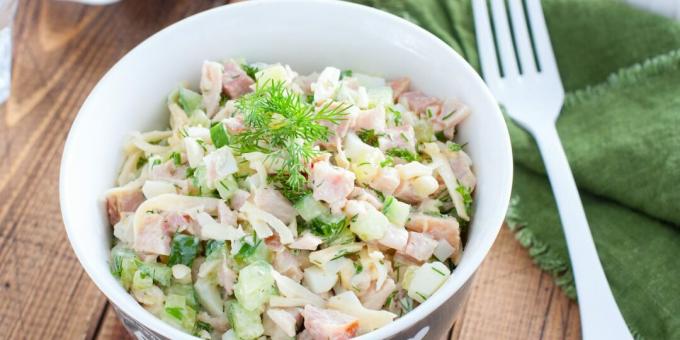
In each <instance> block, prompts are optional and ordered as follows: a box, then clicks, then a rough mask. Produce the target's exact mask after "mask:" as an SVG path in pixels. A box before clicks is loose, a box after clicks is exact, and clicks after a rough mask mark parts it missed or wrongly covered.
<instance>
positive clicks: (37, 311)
mask: <svg viewBox="0 0 680 340" xmlns="http://www.w3.org/2000/svg"><path fill="white" fill-rule="evenodd" d="M223 3H224V1H208V0H184V1H180V0H174V1H168V0H143V1H139V0H128V1H123V2H121V3H118V4H115V5H111V6H106V7H89V6H83V5H79V4H74V3H69V2H62V1H52V0H26V1H21V2H20V8H19V10H18V12H17V17H16V21H15V26H14V39H15V41H14V66H13V72H14V74H13V84H12V95H11V98H10V100H9V101H8V102H7V103H6V104H3V105H2V106H0V159H2V160H3V161H2V162H0V339H93V338H97V339H131V337H130V336H129V335H128V334H127V333H126V332H125V330H124V329H123V328H122V325H121V324H120V322H119V321H118V319H117V318H116V316H115V313H114V312H113V309H112V308H111V307H110V306H109V305H108V303H107V302H106V299H105V298H104V296H103V295H102V294H101V293H100V292H99V291H98V289H97V288H96V287H95V286H94V284H93V283H92V282H91V281H90V280H89V278H88V277H87V275H86V274H85V273H84V272H83V270H82V269H81V267H80V264H79V263H78V261H77V259H76V258H75V255H74V254H73V252H72V250H71V248H70V246H69V243H68V240H67V237H66V233H65V231H64V228H63V224H62V220H61V214H60V211H59V197H58V196H59V193H58V181H59V160H60V158H61V152H62V148H63V143H64V140H65V138H66V134H67V133H68V129H69V127H70V125H71V122H72V121H73V119H74V117H75V114H76V112H77V111H78V108H79V107H80V105H81V104H82V102H83V101H84V99H85V97H86V96H87V94H88V93H89V92H90V90H91V89H92V87H93V86H94V85H95V84H96V82H97V81H98V80H99V79H100V78H101V77H102V75H103V74H104V73H105V72H106V71H107V70H108V69H109V68H110V67H111V66H112V65H113V64H114V63H115V62H116V61H117V60H118V59H120V58H121V57H122V56H123V55H124V54H125V53H126V52H127V51H129V50H130V49H131V48H133V47H134V46H135V45H137V44H138V43H139V42H141V41H142V40H144V39H145V38H147V37H148V36H150V35H151V34H153V33H155V32H157V31H158V30H160V29H162V28H163V27H166V26H168V25H169V24H171V23H173V22H176V21H178V20H180V19H182V18H184V17H186V16H189V15H191V14H193V13H196V12H199V11H202V10H205V9H208V8H211V7H214V6H218V5H222V4H223ZM111 147H117V146H111ZM578 322H579V321H578V311H577V308H576V305H575V304H574V303H573V302H570V301H569V300H568V299H566V298H565V297H564V296H563V295H562V294H561V292H560V291H559V290H558V289H557V288H556V287H555V286H554V284H553V283H552V280H551V279H550V277H549V276H547V275H546V274H542V273H541V272H540V270H539V269H538V268H537V267H535V266H534V265H533V264H532V263H531V261H530V259H529V257H528V255H527V253H526V251H525V250H524V249H522V248H521V247H520V246H519V244H518V243H517V242H516V241H515V240H514V239H513V238H512V235H511V233H510V232H509V231H507V230H505V229H504V231H503V232H502V233H501V235H500V237H499V239H498V240H497V242H496V244H495V245H494V248H493V250H492V252H491V254H490V256H489V257H488V258H487V260H486V261H485V263H484V265H483V266H482V268H481V269H480V271H479V273H478V275H477V277H476V282H475V285H474V287H473V289H472V294H471V297H470V300H469V301H468V303H467V305H466V306H465V310H464V313H463V314H462V315H461V318H460V320H459V321H458V322H457V324H456V326H455V327H454V329H453V335H452V339H540V338H546V339H574V338H578V337H579V331H578V329H579V328H578Z"/></svg>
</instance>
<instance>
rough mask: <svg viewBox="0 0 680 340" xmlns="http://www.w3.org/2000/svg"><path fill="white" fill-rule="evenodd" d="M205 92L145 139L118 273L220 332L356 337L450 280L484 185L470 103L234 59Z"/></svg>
mask: <svg viewBox="0 0 680 340" xmlns="http://www.w3.org/2000/svg"><path fill="white" fill-rule="evenodd" d="M198 85H199V86H197V87H193V88H192V87H189V86H183V85H181V86H179V87H178V88H177V89H176V90H175V91H173V92H172V93H171V94H170V95H169V97H168V100H167V106H168V109H169V112H170V120H169V126H168V129H166V130H159V131H148V132H133V133H131V135H130V138H129V140H128V142H127V143H126V144H125V145H124V146H123V150H124V154H125V160H124V162H123V165H122V169H121V171H120V174H119V177H118V179H117V185H118V186H117V187H115V188H113V189H111V190H109V191H108V192H107V193H106V208H107V212H108V217H109V221H110V223H111V224H112V225H113V235H114V236H115V238H114V239H115V241H114V246H113V248H112V249H111V258H110V267H111V271H112V273H113V274H114V276H116V277H117V278H118V279H119V281H120V283H121V284H122V285H123V287H124V288H125V289H126V290H128V291H129V292H130V293H131V294H132V295H133V296H134V298H135V299H136V300H137V301H138V302H139V303H140V304H141V305H143V306H144V307H145V308H146V309H147V310H149V311H150V312H151V313H152V314H154V315H156V316H157V317H159V318H160V319H162V320H164V321H165V322H167V323H169V324H171V325H173V326H174V327H176V328H179V329H182V330H184V331H186V332H188V333H191V334H194V335H196V336H198V337H201V338H207V339H211V338H213V339H256V338H260V337H262V336H265V337H268V338H271V339H291V338H296V337H297V338H298V339H348V338H351V337H354V336H358V335H361V334H365V333H368V332H371V331H373V330H375V329H377V328H380V327H382V326H384V325H387V324H389V323H391V322H392V321H393V320H394V319H396V318H399V317H400V316H401V315H403V314H405V313H408V312H409V311H411V310H412V309H413V308H416V307H417V306H418V305H419V304H420V303H422V302H424V301H425V300H427V299H428V298H429V297H430V296H431V295H432V294H434V293H435V291H436V290H437V289H438V288H439V287H440V286H441V285H442V284H443V283H444V282H445V281H446V280H447V279H448V278H449V276H450V275H452V273H451V272H452V270H453V269H454V268H455V266H456V264H457V263H458V261H459V259H460V256H461V253H462V251H463V241H462V238H461V235H463V236H464V233H465V231H466V227H467V225H468V224H469V222H470V219H471V217H472V211H471V209H472V199H473V198H472V193H473V191H474V188H475V185H476V177H475V175H474V173H473V171H472V164H471V160H470V158H469V157H468V156H467V154H466V153H465V152H464V151H463V147H464V145H461V144H458V143H455V142H453V140H454V137H455V132H456V126H457V125H458V124H459V123H460V122H462V121H463V120H464V119H465V118H466V117H467V116H468V115H469V109H468V108H467V107H466V106H465V105H464V104H463V103H461V102H459V101H457V100H455V99H444V100H441V99H438V98H434V97H430V96H428V95H426V94H424V93H422V92H420V91H416V90H412V89H410V81H409V79H408V78H400V79H392V80H385V79H383V78H379V77H374V76H369V75H367V74H362V73H357V72H352V71H351V70H342V71H341V70H340V69H337V68H334V67H326V68H324V69H323V70H321V72H320V73H312V74H309V75H300V74H298V73H296V72H295V71H293V70H292V69H291V68H290V67H289V66H286V65H282V64H264V63H254V64H248V63H245V62H241V61H235V60H227V61H225V62H213V61H206V62H204V64H203V65H202V70H201V80H200V84H198ZM453 275H455V274H453Z"/></svg>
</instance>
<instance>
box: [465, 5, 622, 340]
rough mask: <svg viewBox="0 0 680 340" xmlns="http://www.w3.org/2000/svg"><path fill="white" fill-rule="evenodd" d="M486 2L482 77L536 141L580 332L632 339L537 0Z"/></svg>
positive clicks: (480, 31) (589, 339)
mask: <svg viewBox="0 0 680 340" xmlns="http://www.w3.org/2000/svg"><path fill="white" fill-rule="evenodd" d="M489 2H490V4H491V7H490V9H491V10H490V11H489V8H488V7H487V0H472V5H473V11H474V19H475V30H476V35H477V45H478V47H479V54H480V61H481V66H482V72H483V75H484V80H485V81H486V83H487V84H488V85H489V88H490V89H491V92H492V93H493V94H494V95H495V96H496V98H497V99H498V101H499V102H500V103H502V104H503V105H504V106H505V108H506V109H507V113H508V114H509V115H510V117H512V118H513V119H514V120H515V121H516V122H517V123H518V124H519V125H521V126H522V127H523V128H525V129H526V130H527V131H529V132H530V133H531V134H532V135H533V136H534V138H535V139H536V142H537V143H538V147H539V149H540V151H541V155H542V157H543V162H544V163H545V168H546V171H547V173H548V178H549V179H550V184H551V185H552V189H553V194H554V195H555V200H556V201H557V208H558V210H559V213H560V218H561V220H562V228H563V229H564V235H565V237H566V240H567V247H568V249H569V257H570V258H571V266H572V270H573V273H574V278H575V281H576V292H577V294H578V300H579V311H580V313H581V334H582V337H583V339H586V340H599V339H617V340H618V339H632V336H631V334H630V332H629V330H628V327H627V326H626V323H625V322H624V320H623V316H622V315H621V312H620V310H619V308H618V307H617V305H616V301H615V300H614V296H613V295H612V292H611V289H610V288H609V284H608V283H607V278H606V276H605V274H604V271H603V270H602V264H601V263H600V260H599V258H598V256H597V251H596V249H595V243H594V242H593V238H592V235H591V234H590V229H589V227H588V221H587V219H586V214H585V212H584V211H583V204H582V203H581V199H580V197H579V193H578V189H577V188H576V182H575V181H574V176H573V175H572V173H571V170H570V168H569V162H568V161H567V157H566V155H565V153H564V149H563V148H562V143H560V139H559V136H558V135H557V129H556V128H555V122H556V120H557V117H558V116H559V113H560V110H561V108H562V104H563V102H564V89H563V88H562V81H561V80H560V75H559V73H558V70H557V64H556V63H555V56H554V54H553V50H552V46H551V44H550V37H549V36H548V30H547V28H546V25H545V20H544V18H543V10H542V8H541V3H540V0H526V2H525V3H524V4H523V2H522V0H489ZM506 3H507V5H508V8H506ZM508 9H509V11H508ZM489 12H491V16H492V18H493V19H492V20H493V25H492V22H491V20H490V19H489V15H490V14H489ZM494 36H495V37H496V39H495V42H496V43H494ZM532 41H533V44H532ZM496 46H497V48H498V49H496ZM499 64H500V67H499Z"/></svg>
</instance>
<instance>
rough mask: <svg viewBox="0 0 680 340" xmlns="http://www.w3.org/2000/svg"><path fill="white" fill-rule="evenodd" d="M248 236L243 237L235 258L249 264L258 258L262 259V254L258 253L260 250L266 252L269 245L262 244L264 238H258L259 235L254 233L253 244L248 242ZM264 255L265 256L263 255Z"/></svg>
mask: <svg viewBox="0 0 680 340" xmlns="http://www.w3.org/2000/svg"><path fill="white" fill-rule="evenodd" d="M246 237H247V236H244V237H243V238H242V239H241V242H242V245H241V248H240V249H239V250H238V253H236V255H234V260H236V262H238V263H240V264H248V263H252V262H254V261H256V260H258V259H260V256H258V253H260V252H266V251H267V247H265V246H263V245H262V240H261V239H259V238H257V236H256V235H255V234H254V233H253V236H252V238H253V240H252V244H250V243H248V242H246ZM260 255H262V254H260ZM261 257H264V256H261Z"/></svg>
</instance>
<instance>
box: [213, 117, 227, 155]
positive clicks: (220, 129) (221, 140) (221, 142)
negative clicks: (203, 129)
mask: <svg viewBox="0 0 680 340" xmlns="http://www.w3.org/2000/svg"><path fill="white" fill-rule="evenodd" d="M210 139H211V140H212V143H213V145H214V146H215V148H217V149H219V148H221V147H223V146H225V145H227V144H229V134H228V133H227V129H226V128H225V127H224V124H222V122H219V123H217V124H215V125H214V126H213V127H211V128H210Z"/></svg>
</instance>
